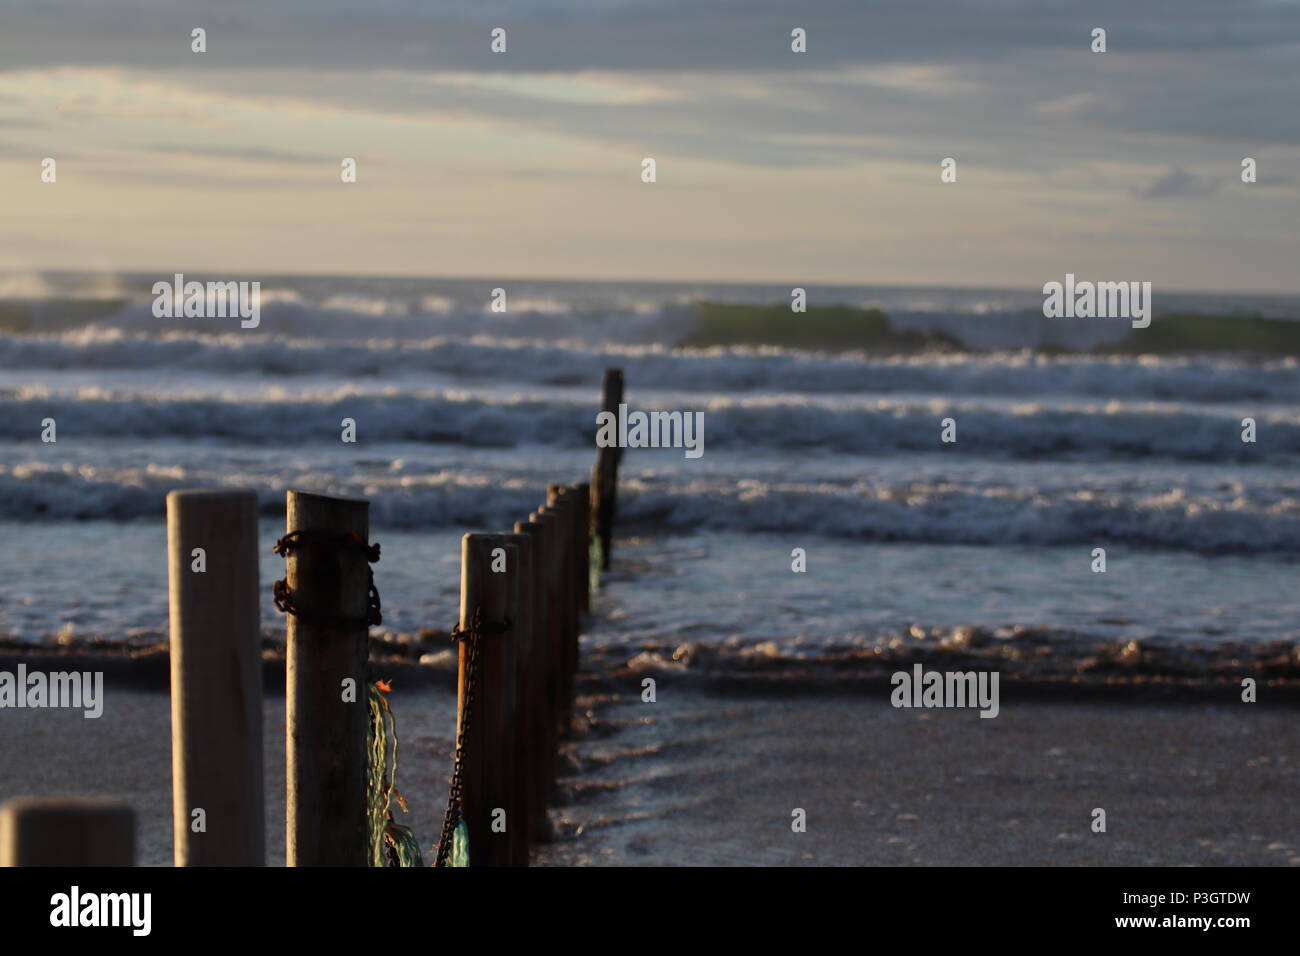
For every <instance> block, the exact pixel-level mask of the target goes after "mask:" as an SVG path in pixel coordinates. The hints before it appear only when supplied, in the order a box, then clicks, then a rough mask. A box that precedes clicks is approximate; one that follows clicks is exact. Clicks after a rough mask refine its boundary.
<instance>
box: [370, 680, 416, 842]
mask: <svg viewBox="0 0 1300 956" xmlns="http://www.w3.org/2000/svg"><path fill="white" fill-rule="evenodd" d="M396 781H397V722H396V721H395V720H394V718H393V711H392V708H390V707H389V706H388V698H386V697H385V696H384V693H383V691H381V690H380V689H379V688H378V687H376V686H375V685H374V684H371V685H370V760H369V767H368V776H367V781H366V824H367V827H368V828H369V831H370V865H371V866H424V858H423V857H422V856H421V854H420V843H419V841H418V840H416V838H415V834H414V833H412V832H411V828H410V827H405V826H402V825H401V824H400V823H398V822H397V821H396V820H394V819H393V811H392V807H391V801H392V800H393V799H396V800H397V804H398V806H400V807H401V808H402V810H403V811H405V810H406V809H407V807H406V801H405V800H404V799H403V798H402V794H401V793H400V792H399V791H398V790H397V787H396V786H395V783H396Z"/></svg>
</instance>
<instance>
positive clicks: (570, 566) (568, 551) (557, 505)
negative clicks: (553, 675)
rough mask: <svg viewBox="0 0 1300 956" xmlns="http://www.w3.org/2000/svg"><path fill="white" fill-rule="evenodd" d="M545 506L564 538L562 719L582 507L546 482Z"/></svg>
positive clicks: (572, 666)
mask: <svg viewBox="0 0 1300 956" xmlns="http://www.w3.org/2000/svg"><path fill="white" fill-rule="evenodd" d="M546 506H547V507H548V508H553V509H555V511H556V513H558V514H559V516H560V520H561V522H562V523H563V525H562V531H561V536H560V537H561V540H562V541H563V542H564V563H563V570H562V572H561V573H562V574H563V578H564V601H565V624H566V630H565V638H564V640H565V644H564V655H565V657H564V659H565V666H566V668H567V674H566V681H567V690H568V697H567V700H568V704H567V705H566V707H565V722H566V726H567V722H568V714H569V713H570V712H571V710H572V706H573V676H574V674H576V673H577V670H578V632H579V631H581V630H582V622H581V615H580V613H579V608H580V606H581V602H580V600H579V597H578V564H579V562H578V547H579V537H580V536H579V533H578V528H579V526H580V525H581V524H582V513H583V508H582V506H581V504H580V503H579V501H578V497H577V494H576V493H575V492H574V490H573V489H572V488H571V487H569V486H568V485H548V486H547V488H546Z"/></svg>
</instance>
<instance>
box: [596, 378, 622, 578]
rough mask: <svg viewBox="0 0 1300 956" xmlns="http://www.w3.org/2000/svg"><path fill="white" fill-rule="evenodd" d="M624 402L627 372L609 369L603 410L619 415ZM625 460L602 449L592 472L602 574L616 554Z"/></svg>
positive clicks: (618, 452) (614, 450) (615, 450)
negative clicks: (616, 517) (620, 465)
mask: <svg viewBox="0 0 1300 956" xmlns="http://www.w3.org/2000/svg"><path fill="white" fill-rule="evenodd" d="M622 402H623V372H622V370H621V369H616V368H607V369H605V382H604V395H603V397H602V399H601V403H600V407H601V410H602V411H606V412H612V413H613V414H614V415H617V414H618V406H619V405H620V404H622ZM622 457H623V449H622V448H614V447H611V448H598V449H597V450H596V464H595V467H593V468H592V470H591V501H592V507H593V511H594V514H593V521H592V523H593V525H594V526H595V530H596V535H597V537H598V538H599V539H600V555H601V570H603V571H608V570H609V560H610V555H611V554H613V538H614V512H615V508H616V504H617V493H618V463H619V461H620V460H621V459H622Z"/></svg>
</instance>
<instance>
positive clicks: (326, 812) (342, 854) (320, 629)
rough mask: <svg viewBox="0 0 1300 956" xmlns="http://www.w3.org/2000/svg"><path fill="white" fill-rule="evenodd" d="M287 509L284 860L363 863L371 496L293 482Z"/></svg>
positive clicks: (292, 863) (365, 852)
mask: <svg viewBox="0 0 1300 956" xmlns="http://www.w3.org/2000/svg"><path fill="white" fill-rule="evenodd" d="M287 519H288V520H287V528H288V534H287V535H286V536H285V539H283V541H282V543H283V544H284V545H287V547H286V548H285V549H284V553H285V556H286V559H287V574H286V584H287V592H286V594H285V595H284V597H285V599H286V601H285V602H282V603H285V606H286V607H287V608H288V609H289V610H288V615H289V621H288V631H289V637H288V650H287V652H286V657H287V660H288V666H287V670H288V675H287V676H288V697H287V701H286V709H287V715H286V716H287V720H286V724H287V727H286V741H285V744H286V751H287V753H286V764H287V767H286V771H287V772H286V789H287V793H286V800H287V811H288V819H287V833H286V856H287V863H288V865H289V866H366V865H368V863H369V860H370V854H369V846H368V844H369V833H368V831H367V826H366V770H367V759H368V752H369V738H370V696H369V689H368V687H367V686H366V684H367V681H368V679H369V673H368V661H369V647H368V643H367V642H368V634H369V620H368V618H369V611H370V602H369V591H370V571H369V565H368V558H367V550H368V547H367V542H368V540H369V533H370V505H369V503H368V502H367V501H366V500H365V499H362V498H336V497H331V496H328V495H317V494H310V493H308V492H305V491H290V492H289V493H288V516H287ZM278 590H280V589H279V588H277V591H278Z"/></svg>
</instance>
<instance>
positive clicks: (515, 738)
mask: <svg viewBox="0 0 1300 956" xmlns="http://www.w3.org/2000/svg"><path fill="white" fill-rule="evenodd" d="M622 400H623V377H622V373H621V372H620V371H619V370H617V369H609V370H607V371H606V373H605V381H604V395H603V402H602V406H603V408H604V409H605V410H607V411H615V412H616V411H617V408H618V404H619V403H620V402H621V401H622ZM619 456H620V450H619V449H617V448H600V449H598V450H597V460H596V465H595V467H594V468H593V469H592V481H591V483H590V484H586V483H583V484H577V485H568V486H565V485H550V486H549V487H548V489H547V494H546V502H545V504H543V505H540V506H539V507H538V508H537V510H535V511H533V512H531V513H530V514H529V515H527V517H526V518H524V519H522V520H520V521H517V522H516V523H515V524H514V526H513V527H512V528H511V529H510V531H508V532H503V533H497V534H477V533H475V534H467V535H465V536H464V538H463V539H462V542H461V588H460V618H459V623H458V626H457V632H456V633H457V637H458V654H459V662H458V678H457V685H458V690H457V737H458V739H459V738H463V739H461V740H460V742H461V744H462V748H461V750H462V757H463V759H462V769H461V777H462V783H463V790H462V793H463V804H462V815H463V819H464V821H465V823H466V826H467V829H468V834H469V859H470V865H472V866H506V865H527V863H528V856H529V848H530V846H531V845H533V844H534V843H536V842H538V841H539V840H542V839H545V838H546V837H547V836H548V833H549V821H548V816H547V806H548V805H549V803H550V801H551V798H552V796H553V791H554V787H555V785H556V775H557V764H558V755H559V739H560V736H561V735H562V734H563V733H564V732H565V730H566V728H567V727H568V723H569V716H570V714H571V712H572V705H573V696H574V676H575V674H576V672H577V670H578V663H579V661H578V634H579V630H580V625H581V619H582V616H583V615H584V614H585V613H586V612H587V611H588V609H589V599H590V585H591V581H592V579H593V577H594V575H593V573H592V572H593V568H592V565H591V557H592V556H593V555H595V556H596V557H597V560H599V561H600V563H601V565H602V567H601V568H600V570H603V569H608V567H609V560H610V555H611V534H612V525H613V518H614V508H615V491H616V488H617V476H618V461H619ZM286 525H287V529H288V532H289V534H288V535H287V536H286V537H287V538H292V537H293V536H294V532H298V533H299V536H298V543H297V544H296V545H295V546H293V547H290V548H287V549H285V553H286V577H285V585H286V587H287V595H289V596H290V599H291V602H292V610H291V613H289V614H288V616H287V617H288V634H287V640H286V652H285V653H286V804H287V812H286V863H287V864H288V865H289V866H365V865H367V864H368V863H369V861H370V855H369V830H368V827H367V824H366V800H367V793H366V780H367V766H368V760H369V752H370V748H369V740H370V711H369V698H368V684H369V682H370V681H371V679H372V675H371V672H370V667H369V636H368V631H369V628H368V623H367V615H368V613H369V611H370V609H371V606H372V603H373V601H372V578H371V574H372V571H371V568H370V561H371V560H373V559H374V555H373V554H368V553H367V550H368V542H369V541H370V528H369V502H367V501H366V500H364V499H359V498H342V497H335V496H329V495H320V494H313V493H308V492H300V491H290V492H288V495H287V515H286ZM313 536H314V537H313ZM167 537H168V566H169V582H170V583H169V599H170V629H171V640H170V651H171V705H172V792H173V813H172V815H173V837H174V846H175V853H174V858H175V863H176V865H177V866H223V865H224V866H232V865H233V866H261V865H264V864H265V860H266V846H265V843H266V841H265V801H264V789H263V752H262V751H263V747H262V742H263V736H262V700H263V697H262V666H261V645H262V635H261V626H260V611H259V608H260V604H261V599H262V595H261V591H260V582H259V571H258V527H257V496H256V494H255V493H254V492H252V491H230V490H221V491H208V490H198V491H173V492H171V493H170V494H168V496H167ZM349 542H351V543H353V544H355V546H351V545H349V544H348V543H349ZM332 545H339V546H332ZM593 545H594V546H593ZM476 633H477V635H478V636H477V638H475V637H474V635H475V634H476ZM471 639H477V640H478V642H479V680H478V681H477V687H475V688H474V690H475V694H474V700H473V710H474V713H473V716H472V720H471V721H470V722H469V724H468V726H464V727H463V725H464V724H465V719H466V716H467V708H468V707H469V705H470V689H471V687H470V683H471V682H470V676H471V675H470V672H469V662H470V647H469V642H470V640H471ZM398 717H399V720H400V708H399V713H398ZM462 729H464V730H465V731H466V733H465V734H463V735H462V734H461V731H462ZM407 785H408V786H410V785H411V782H410V781H409V780H408V781H407ZM426 785H429V786H436V787H438V788H439V790H440V791H441V790H442V789H443V787H444V786H445V784H444V783H443V782H442V781H441V780H440V779H439V780H435V781H427V782H426ZM438 822H439V823H441V821H438ZM134 832H135V817H134V813H133V812H132V810H131V808H130V807H128V806H126V805H123V804H120V803H117V802H115V801H111V800H104V799H95V798H20V799H15V800H11V801H9V802H8V803H6V804H5V805H4V806H3V807H0V865H5V866H21V865H72V866H77V865H81V866H93V865H117V866H130V865H133V863H134V843H135V837H134ZM419 838H420V842H421V844H422V846H423V847H424V848H425V849H427V848H428V844H429V843H430V842H431V841H432V840H436V839H437V838H438V834H437V833H436V832H429V833H424V832H421V833H420V834H419ZM430 862H431V861H430Z"/></svg>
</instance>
